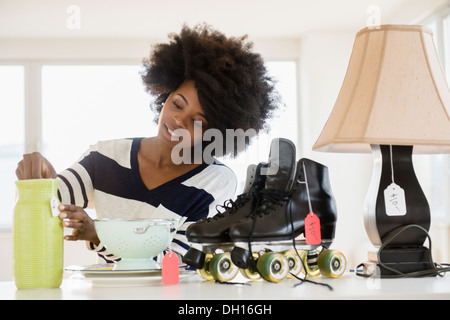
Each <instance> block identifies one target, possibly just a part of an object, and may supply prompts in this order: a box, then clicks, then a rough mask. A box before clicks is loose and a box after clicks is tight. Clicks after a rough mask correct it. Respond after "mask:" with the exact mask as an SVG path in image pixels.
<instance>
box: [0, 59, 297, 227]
mask: <svg viewBox="0 0 450 320" xmlns="http://www.w3.org/2000/svg"><path fill="white" fill-rule="evenodd" d="M29 65H32V66H31V69H32V70H33V72H35V73H33V77H32V79H33V81H35V82H40V83H31V86H33V88H34V89H36V88H41V91H40V92H39V95H40V97H41V99H40V102H39V103H36V104H33V106H32V107H33V108H34V109H39V110H33V114H38V115H40V116H39V117H37V118H36V119H38V118H41V119H42V124H41V125H40V124H35V125H36V127H42V130H39V131H37V132H38V134H37V135H39V136H35V135H32V134H28V135H27V136H25V125H24V123H25V118H26V116H27V114H25V100H24V97H25V86H24V83H25V81H26V79H25V74H26V73H25V70H26V68H25V66H0V105H1V106H2V108H3V106H8V107H10V108H8V116H7V117H1V118H0V130H1V133H2V134H1V136H0V152H1V153H0V165H1V167H0V168H1V169H0V170H1V174H2V175H1V176H2V180H1V181H0V201H1V202H0V227H5V228H10V227H11V223H12V216H13V215H12V209H13V205H14V181H15V180H16V177H15V169H16V167H17V162H18V161H19V160H20V158H21V156H22V154H23V153H24V152H28V151H30V150H27V151H26V150H25V148H24V145H25V143H27V144H29V143H30V141H25V140H26V139H28V140H33V141H31V142H32V143H31V145H37V146H39V145H40V141H42V150H40V151H41V152H42V153H43V154H44V156H45V157H46V158H47V159H49V161H50V162H51V163H52V164H53V166H54V167H55V169H56V171H58V172H59V171H61V170H64V169H65V168H67V167H68V166H70V165H72V164H73V162H75V161H77V159H78V158H79V157H80V156H81V155H82V154H83V153H84V152H85V151H86V150H87V149H88V147H89V145H91V144H94V143H96V142H97V141H99V140H107V139H115V138H124V137H139V136H140V137H144V136H147V137H148V136H153V135H155V134H156V129H157V127H156V124H155V123H154V115H153V113H152V112H151V109H150V107H149V105H150V102H151V96H150V95H149V94H148V93H147V92H145V89H144V86H143V84H142V81H141V78H140V75H139V71H140V68H141V66H137V65H124V64H114V65H86V64H83V65H81V64H70V65H67V64H66V65H57V64H41V63H37V62H36V63H30V64H27V68H28V67H29ZM267 68H268V71H269V73H270V74H271V75H272V76H273V77H274V78H276V79H277V80H278V83H277V89H278V91H279V93H280V94H281V96H282V98H283V102H284V103H285V108H283V109H282V110H280V112H279V113H278V114H277V117H276V118H274V119H273V121H271V128H272V130H271V132H270V134H264V135H261V136H260V137H259V139H258V141H255V142H254V143H253V144H252V145H251V146H250V149H249V150H248V151H247V152H245V153H244V154H242V155H241V156H240V157H239V158H237V159H233V160H230V159H219V160H221V161H223V162H225V163H226V164H227V165H229V166H230V167H231V168H232V169H233V170H234V171H235V173H236V176H237V178H238V180H239V187H238V190H237V192H241V191H242V187H243V185H244V183H245V178H246V170H247V165H248V164H250V163H255V164H257V163H259V162H261V161H267V158H268V152H269V147H270V142H271V140H272V138H273V137H286V138H288V139H291V140H292V141H293V142H294V143H295V142H296V141H297V129H296V128H297V118H296V110H297V107H296V106H297V102H296V63H295V62H291V61H279V62H268V63H267ZM36 72H37V74H36ZM32 91H33V92H36V90H32ZM33 99H37V98H36V97H30V100H32V101H34V100H33ZM36 119H32V121H39V120H36ZM11 132H13V133H14V134H11ZM33 151H34V150H33Z"/></svg>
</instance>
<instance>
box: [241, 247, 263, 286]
mask: <svg viewBox="0 0 450 320" xmlns="http://www.w3.org/2000/svg"><path fill="white" fill-rule="evenodd" d="M258 258H259V254H258V253H256V252H253V259H254V260H255V262H256V261H258ZM241 274H242V275H243V276H244V277H246V278H247V279H250V280H259V279H261V275H260V274H259V272H258V270H257V269H255V264H254V263H253V262H252V261H250V264H249V266H248V268H246V269H241Z"/></svg>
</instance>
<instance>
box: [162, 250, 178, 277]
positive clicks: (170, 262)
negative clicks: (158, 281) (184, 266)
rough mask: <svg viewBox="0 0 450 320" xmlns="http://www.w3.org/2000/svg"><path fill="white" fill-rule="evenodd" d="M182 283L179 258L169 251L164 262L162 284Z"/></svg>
mask: <svg viewBox="0 0 450 320" xmlns="http://www.w3.org/2000/svg"><path fill="white" fill-rule="evenodd" d="M179 281H180V261H179V259H178V256H177V255H176V254H175V253H174V252H173V251H169V252H167V253H166V254H165V255H164V258H163V260H162V282H163V284H164V285H171V284H177V283H178V282H179Z"/></svg>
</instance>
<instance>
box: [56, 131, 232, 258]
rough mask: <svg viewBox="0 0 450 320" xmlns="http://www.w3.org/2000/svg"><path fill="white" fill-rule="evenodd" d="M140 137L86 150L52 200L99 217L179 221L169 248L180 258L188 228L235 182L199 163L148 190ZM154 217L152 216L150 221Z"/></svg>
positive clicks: (224, 171)
mask: <svg viewBox="0 0 450 320" xmlns="http://www.w3.org/2000/svg"><path fill="white" fill-rule="evenodd" d="M141 140H142V138H133V139H118V140H110V141H102V142H98V143H97V144H95V145H93V146H91V147H90V148H89V150H88V151H87V152H86V153H85V154H83V156H82V157H81V158H80V159H79V161H77V162H76V163H75V164H73V165H72V166H71V167H70V168H68V169H66V170H65V171H63V172H61V173H60V174H59V175H58V178H59V179H60V184H59V188H58V195H59V198H60V200H61V203H63V204H74V205H77V206H81V207H83V208H93V209H95V211H96V217H97V218H98V219H101V218H125V219H127V218H134V219H135V218H160V217H161V216H160V214H161V212H163V215H164V217H165V218H174V217H175V218H180V217H181V222H182V224H180V227H179V229H178V231H177V234H176V235H175V238H174V240H173V243H172V245H171V248H172V250H173V251H175V252H176V253H177V254H179V255H184V253H186V251H187V249H188V248H189V243H188V241H187V239H186V236H185V231H186V228H187V227H188V226H189V224H191V223H193V222H195V221H197V220H199V219H202V218H206V217H208V216H212V215H214V214H215V213H217V211H216V209H215V207H216V205H221V204H223V203H224V201H226V200H228V199H231V198H233V197H234V193H235V190H236V184H237V182H236V177H235V175H234V173H233V171H232V170H231V169H230V168H228V167H227V166H225V165H223V164H221V163H219V162H218V161H215V162H214V163H212V164H209V165H208V164H202V165H200V166H198V167H197V168H195V169H193V170H192V171H189V172H187V173H185V174H183V175H181V176H180V177H177V178H175V179H173V180H170V181H168V182H166V183H164V184H162V185H160V186H158V187H156V188H154V189H151V190H149V189H148V188H147V187H146V186H145V184H144V182H143V181H142V179H141V176H140V173H139V166H138V158H137V154H138V150H139V146H140V143H141ZM155 215H156V216H155ZM88 248H89V249H91V250H94V251H96V252H97V253H98V254H99V256H101V257H102V258H104V259H105V261H106V262H113V261H115V260H117V258H119V257H114V256H113V255H111V254H110V253H109V252H108V251H107V249H106V248H105V247H104V246H103V245H102V244H101V243H100V245H99V246H98V247H96V246H94V245H93V244H92V243H88Z"/></svg>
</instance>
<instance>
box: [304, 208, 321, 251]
mask: <svg viewBox="0 0 450 320" xmlns="http://www.w3.org/2000/svg"><path fill="white" fill-rule="evenodd" d="M305 238H306V244H310V245H313V244H320V243H321V242H322V235H321V234H320V219H319V217H318V216H316V215H315V214H314V212H312V211H311V212H310V213H308V215H307V216H306V218H305Z"/></svg>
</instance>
